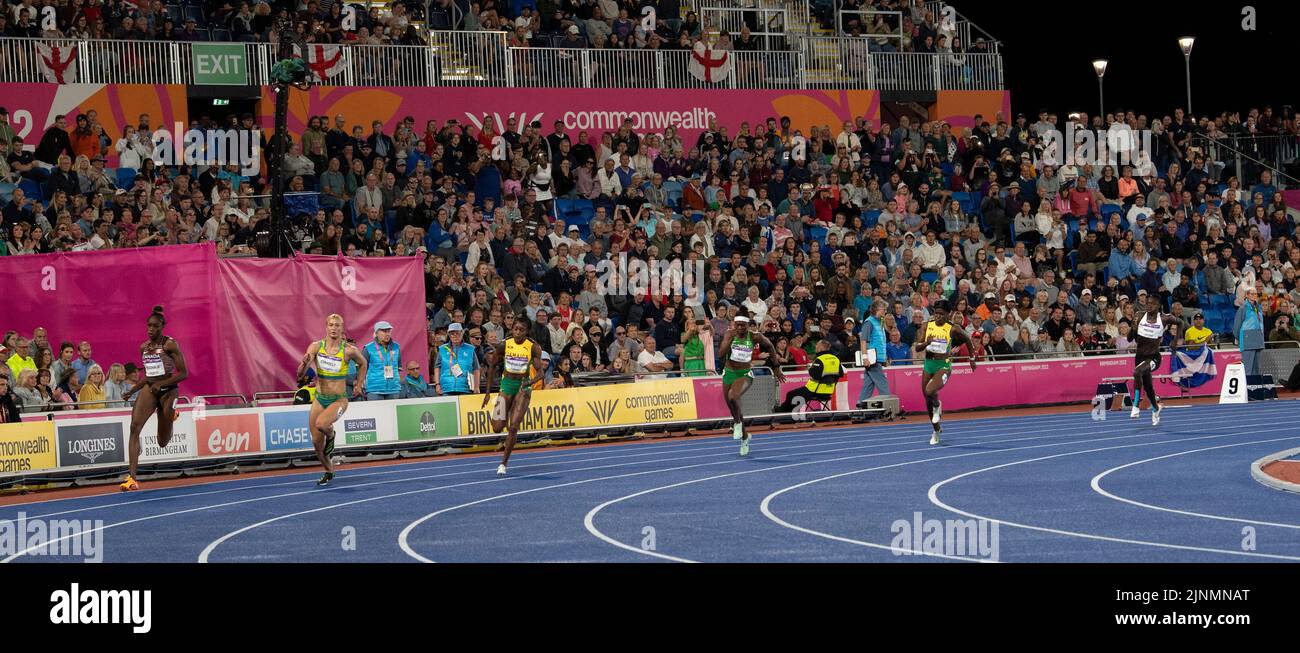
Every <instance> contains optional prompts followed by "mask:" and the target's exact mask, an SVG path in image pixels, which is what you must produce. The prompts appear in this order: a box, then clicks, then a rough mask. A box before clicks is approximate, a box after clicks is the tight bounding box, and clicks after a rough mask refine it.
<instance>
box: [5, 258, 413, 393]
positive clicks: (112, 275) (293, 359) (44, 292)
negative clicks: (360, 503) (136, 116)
mask: <svg viewBox="0 0 1300 653" xmlns="http://www.w3.org/2000/svg"><path fill="white" fill-rule="evenodd" d="M0 279H3V280H4V286H5V289H6V291H7V295H6V300H7V301H6V304H5V312H4V313H3V315H2V316H0V329H3V330H9V329H13V330H16V331H19V332H20V333H22V334H24V335H28V336H30V335H31V333H32V331H33V330H34V329H36V328H37V327H45V329H46V330H47V331H48V332H49V339H50V343H51V345H52V346H53V347H58V346H59V343H60V342H62V341H65V340H66V341H71V342H74V343H77V342H80V341H82V340H85V341H88V342H90V344H91V347H92V354H91V357H92V358H93V359H94V360H95V361H96V362H98V363H100V364H101V365H102V366H104V368H105V370H107V368H108V365H109V364H111V363H126V362H135V363H136V364H137V365H140V360H139V349H140V344H141V343H143V342H144V340H145V338H146V337H147V334H146V332H145V320H146V319H148V317H149V314H150V312H151V310H152V308H153V306H155V305H162V306H163V308H164V309H165V311H166V314H167V328H166V333H167V334H168V335H170V336H172V337H174V338H176V340H177V342H178V343H180V345H181V348H182V352H183V353H184V354H185V359H186V362H187V363H188V366H189V370H190V378H189V379H188V380H187V381H185V383H184V384H183V385H182V394H184V395H187V396H190V397H193V396H197V395H206V394H226V393H239V394H243V395H244V396H245V397H248V398H251V396H252V393H254V392H259V391H265V390H285V389H291V388H292V387H293V383H294V378H293V373H294V370H295V369H296V368H297V364H298V360H299V359H300V358H301V357H302V353H303V352H304V351H305V350H306V349H307V344H308V343H309V342H310V341H312V340H314V339H318V338H321V337H323V336H324V330H325V317H326V316H327V315H329V314H330V313H339V314H341V315H343V316H344V318H345V319H346V320H347V325H348V333H349V335H352V336H354V337H355V338H356V339H357V342H358V344H362V345H363V344H365V343H366V342H369V341H370V340H371V339H372V337H373V334H372V331H371V326H372V325H373V324H374V323H375V322H376V321H378V320H388V321H389V322H392V323H393V326H394V334H393V337H394V338H395V339H396V340H397V341H398V342H399V343H401V344H402V345H403V351H404V353H405V355H406V356H407V357H408V358H411V357H414V358H415V359H416V360H421V361H424V360H427V358H428V345H427V340H426V338H425V309H424V274H423V268H422V266H421V265H420V262H419V261H418V260H417V259H414V258H401V259H398V258H392V259H371V258H367V259H347V258H342V257H339V258H334V257H324V256H312V257H299V258H296V259H218V258H217V256H216V249H215V247H214V246H213V245H212V244H210V243H205V244H200V245H180V246H170V247H152V248H142V249H122V250H109V251H104V252H77V253H73V254H45V255H35V256H7V257H0ZM56 354H57V352H56Z"/></svg>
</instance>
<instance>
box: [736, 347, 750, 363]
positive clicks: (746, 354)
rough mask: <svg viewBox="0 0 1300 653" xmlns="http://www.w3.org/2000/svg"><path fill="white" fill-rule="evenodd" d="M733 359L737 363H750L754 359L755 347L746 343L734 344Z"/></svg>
mask: <svg viewBox="0 0 1300 653" xmlns="http://www.w3.org/2000/svg"><path fill="white" fill-rule="evenodd" d="M731 360H733V361H735V362H737V363H748V362H750V361H752V360H754V348H753V347H752V346H746V345H732V346H731Z"/></svg>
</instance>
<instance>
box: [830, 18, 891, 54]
mask: <svg viewBox="0 0 1300 653" xmlns="http://www.w3.org/2000/svg"><path fill="white" fill-rule="evenodd" d="M877 16H883V17H885V25H886V26H887V27H889V28H890V30H891V31H889V32H880V33H878V34H871V27H872V25H874V24H875V22H876V17H877ZM854 19H856V20H857V21H858V26H859V28H860V29H861V30H862V32H861V33H862V35H863V36H868V35H869V36H870V37H871V38H872V39H875V40H876V41H877V42H884V43H887V44H889V45H891V46H893V48H894V49H896V50H902V49H903V12H901V11H878V10H875V9H866V10H856V9H839V10H836V12H835V24H836V26H837V27H838V29H839V31H841V32H844V33H848V32H849V22H850V21H851V20H854Z"/></svg>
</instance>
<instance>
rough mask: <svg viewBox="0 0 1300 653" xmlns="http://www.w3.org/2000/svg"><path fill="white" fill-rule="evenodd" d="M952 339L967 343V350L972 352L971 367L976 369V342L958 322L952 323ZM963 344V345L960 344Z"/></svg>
mask: <svg viewBox="0 0 1300 653" xmlns="http://www.w3.org/2000/svg"><path fill="white" fill-rule="evenodd" d="M952 339H953V340H954V341H956V342H960V343H962V344H965V345H966V350H967V351H969V352H970V368H971V369H972V370H974V369H975V356H976V352H975V342H974V341H972V340H971V339H970V336H968V335H966V331H965V330H963V329H962V328H961V327H959V326H957V325H956V324H954V325H952ZM958 346H961V345H958Z"/></svg>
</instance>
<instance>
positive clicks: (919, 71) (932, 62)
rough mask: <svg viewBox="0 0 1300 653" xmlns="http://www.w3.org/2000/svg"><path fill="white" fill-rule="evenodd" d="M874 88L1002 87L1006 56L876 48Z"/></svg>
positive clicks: (992, 89) (972, 88)
mask: <svg viewBox="0 0 1300 653" xmlns="http://www.w3.org/2000/svg"><path fill="white" fill-rule="evenodd" d="M870 61H871V66H872V75H873V82H874V85H873V86H872V88H878V89H880V90H890V91H931V90H964V91H994V90H1000V89H1001V88H1002V59H1001V57H1000V56H999V55H996V54H952V53H940V54H918V53H910V52H873V53H872V54H871V60H870Z"/></svg>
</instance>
